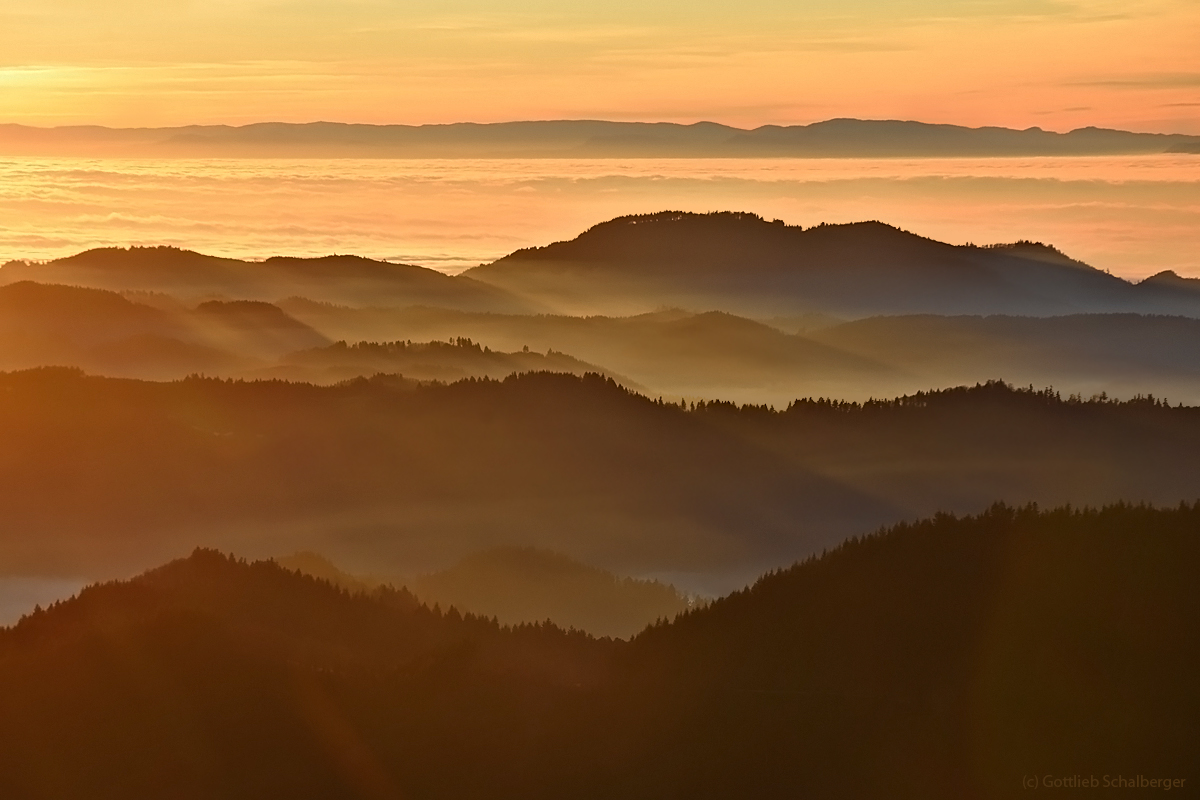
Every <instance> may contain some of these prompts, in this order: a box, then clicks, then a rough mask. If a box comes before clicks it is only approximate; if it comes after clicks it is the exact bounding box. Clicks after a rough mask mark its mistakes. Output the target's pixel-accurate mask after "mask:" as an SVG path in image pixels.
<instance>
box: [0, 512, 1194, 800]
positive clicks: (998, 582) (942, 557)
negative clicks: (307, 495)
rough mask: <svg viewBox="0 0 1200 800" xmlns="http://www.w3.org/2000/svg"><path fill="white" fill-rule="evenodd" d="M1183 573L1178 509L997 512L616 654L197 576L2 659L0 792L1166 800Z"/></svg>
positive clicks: (248, 570) (865, 542) (40, 634)
mask: <svg viewBox="0 0 1200 800" xmlns="http://www.w3.org/2000/svg"><path fill="white" fill-rule="evenodd" d="M1197 568H1200V506H1181V507H1179V508H1177V509H1174V510H1153V509H1150V508H1147V507H1135V506H1128V505H1121V506H1116V507H1110V508H1107V509H1105V510H1103V511H1099V512H1096V511H1086V512H1078V511H1067V510H1059V511H1052V512H1044V513H1039V512H1038V511H1037V510H1036V509H1032V508H1026V509H1023V510H1013V509H1012V508H1009V507H1003V506H997V507H994V508H993V509H991V510H990V511H988V512H987V513H985V514H983V515H981V516H979V517H977V518H969V519H956V518H954V517H950V516H946V515H941V516H938V517H937V518H935V519H932V520H929V521H925V522H921V523H917V524H912V525H902V526H898V527H896V528H893V529H891V530H888V531H886V532H883V533H881V534H879V535H876V536H871V537H868V538H866V539H862V540H856V541H853V542H849V543H847V544H845V545H843V546H841V547H839V548H837V549H836V550H834V551H832V552H830V553H828V554H827V555H825V556H823V557H821V558H818V559H812V560H809V561H806V562H804V563H802V564H799V565H797V566H794V567H792V568H790V569H788V570H785V571H782V572H779V573H775V574H772V575H769V576H767V577H765V578H763V579H762V580H760V581H759V582H758V583H757V584H756V585H755V586H754V587H753V588H751V589H748V590H745V591H742V592H738V593H736V594H735V595H733V596H731V597H728V598H726V599H724V600H720V601H717V602H715V603H713V604H712V605H711V606H709V607H707V608H705V609H702V610H699V611H696V612H693V613H691V614H689V615H686V616H684V617H683V618H681V619H679V620H677V621H675V622H674V623H672V624H667V625H663V626H659V627H656V628H653V629H650V630H648V631H647V632H645V633H644V634H642V635H641V636H639V637H637V638H636V639H634V640H633V641H632V642H630V643H622V642H613V641H611V640H595V639H591V638H589V637H586V636H584V635H582V634H566V633H563V632H562V631H560V630H558V629H555V628H552V627H525V628H518V629H504V628H500V627H499V626H497V625H496V624H494V623H491V622H488V621H486V620H481V619H477V618H473V617H463V616H462V615H460V614H459V613H458V612H457V611H454V610H451V611H449V612H448V613H440V612H431V611H429V610H428V609H426V608H424V607H422V606H419V605H418V604H417V603H416V602H415V601H414V600H413V599H412V597H411V596H410V595H408V594H407V593H405V592H397V591H385V592H382V593H378V594H374V595H358V596H351V595H349V594H346V593H345V592H343V591H342V590H339V589H337V588H335V587H333V586H332V585H330V584H327V583H322V582H319V581H316V580H314V579H312V578H307V577H304V576H301V575H299V574H297V573H291V572H287V571H285V570H283V569H282V568H280V567H278V566H277V565H274V564H272V563H256V564H246V563H245V562H238V561H234V560H232V559H228V558H226V557H223V556H221V555H219V554H217V553H213V552H209V551H198V552H196V553H195V554H194V555H193V556H192V557H191V558H188V559H186V560H182V561H177V562H174V563H172V564H169V565H168V566H166V567H164V568H161V569H158V570H155V571H153V572H150V573H148V574H146V575H143V576H142V577H139V578H137V579H134V580H133V581H130V582H126V583H119V584H108V585H103V586H97V587H93V588H90V589H88V590H85V591H84V592H83V593H82V594H81V595H80V596H79V597H78V598H76V599H73V600H70V601H68V602H65V603H60V604H57V605H55V606H54V607H52V608H50V609H47V610H43V611H39V612H37V613H34V614H33V615H31V616H30V617H27V618H26V619H24V620H23V621H22V622H21V623H20V624H19V625H17V626H16V627H14V628H11V629H6V630H2V631H0V685H3V686H4V687H5V691H4V692H3V693H0V793H2V794H3V795H4V796H7V797H22V798H38V799H39V800H58V798H71V800H93V799H95V800H99V799H100V798H127V797H146V796H159V797H161V796H169V797H174V798H180V800H190V798H211V797H223V798H231V799H233V798H289V800H290V799H291V798H385V797H387V798H395V797H405V798H420V799H424V798H429V799H430V800H433V799H434V798H464V797H490V798H498V799H499V798H522V800H527V799H530V798H563V797H572V798H612V799H613V800H615V799H616V798H621V799H622V800H625V799H626V798H662V797H680V798H682V797H694V798H743V797H761V798H784V797H822V798H863V797H890V798H914V800H915V799H916V798H920V799H921V800H961V798H983V799H986V798H1008V797H1014V796H1020V795H1022V794H1025V793H1027V791H1028V790H1026V789H1024V788H1023V787H1024V783H1023V782H1024V781H1027V780H1029V779H1030V778H1033V779H1034V780H1036V781H1038V782H1042V781H1046V780H1050V781H1053V780H1054V779H1056V778H1058V779H1061V778H1064V777H1067V778H1071V777H1074V776H1082V777H1083V778H1085V779H1088V780H1090V779H1091V778H1092V777H1093V776H1094V778H1095V780H1096V781H1097V788H1100V786H1101V785H1103V784H1102V783H1101V782H1103V781H1108V782H1109V786H1108V787H1105V788H1111V785H1112V783H1113V782H1114V781H1115V780H1117V779H1123V780H1127V781H1129V780H1132V781H1139V780H1144V781H1147V782H1149V781H1155V783H1154V784H1153V785H1152V786H1153V789H1154V790H1156V791H1158V792H1161V791H1162V789H1163V785H1162V783H1161V782H1162V781H1163V780H1164V779H1166V780H1168V781H1173V783H1171V784H1170V785H1171V787H1172V789H1171V794H1170V796H1184V797H1187V796H1194V794H1195V791H1194V787H1193V786H1192V785H1191V784H1192V783H1193V782H1194V781H1195V780H1196V779H1195V777H1194V776H1193V775H1192V770H1193V769H1194V767H1195V764H1196V759H1197V756H1198V755H1200V753H1198V751H1197V742H1198V741H1200V715H1198V714H1197V713H1196V712H1197V708H1198V707H1200V690H1198V684H1197V683H1196V681H1195V679H1194V676H1195V674H1196V671H1197V670H1198V669H1200V644H1198V643H1200V635H1197V634H1198V633H1200V588H1198V587H1200V584H1197V582H1196V581H1195V580H1194V576H1195V573H1196V570H1197ZM1147 785H1148V786H1149V785H1150V784H1147ZM1039 788H1042V787H1039ZM1049 788H1050V786H1046V787H1044V790H1046V789H1049Z"/></svg>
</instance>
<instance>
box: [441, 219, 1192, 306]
mask: <svg viewBox="0 0 1200 800" xmlns="http://www.w3.org/2000/svg"><path fill="white" fill-rule="evenodd" d="M464 277H470V278H475V279H478V280H480V281H484V282H487V283H490V284H492V285H494V286H496V287H499V288H502V289H505V290H507V291H510V292H513V293H514V294H517V295H520V296H522V297H524V298H525V299H526V300H527V301H529V302H537V303H541V304H544V305H547V306H550V307H553V308H557V309H560V310H564V311H566V312H567V313H572V314H622V315H624V314H632V313H642V312H646V311H653V310H655V309H656V308H661V307H663V306H667V307H672V308H684V309H689V310H696V311H711V310H718V311H727V312H730V313H733V314H739V315H742V316H748V317H755V318H769V317H774V316H789V315H796V314H805V313H810V314H811V313H825V314H833V315H835V316H846V317H865V316H872V315H878V314H913V313H925V314H1022V315H1032V316H1048V315H1055V314H1070V313H1085V312H1091V313H1097V312H1112V311H1125V312H1138V313H1174V314H1179V313H1186V314H1189V315H1193V316H1195V315H1200V302H1198V301H1197V297H1198V296H1197V295H1196V293H1195V292H1194V291H1190V290H1189V289H1187V288H1184V287H1180V286H1177V285H1175V284H1174V283H1171V282H1170V281H1163V280H1159V281H1155V282H1154V283H1153V284H1152V285H1151V286H1149V287H1147V288H1143V287H1142V286H1141V285H1134V284H1131V283H1128V282H1126V281H1124V280H1122V279H1120V278H1117V277H1115V276H1112V275H1109V274H1108V273H1106V272H1102V271H1100V270H1098V269H1094V268H1092V267H1090V266H1088V265H1086V264H1083V263H1081V262H1079V261H1075V260H1073V259H1071V258H1068V257H1067V256H1065V255H1063V254H1062V253H1060V252H1059V251H1057V250H1055V249H1054V248H1053V247H1049V246H1046V245H1042V244H1037V243H1032V242H1018V243H1015V244H1011V245H996V246H989V247H975V246H973V245H964V246H956V245H949V244H944V243H942V242H937V241H934V240H932V239H927V238H924V237H921V236H918V235H915V234H912V233H908V232H906V231H902V230H899V229H897V228H894V227H891V226H889V225H885V224H883V223H880V222H860V223H854V224H851V225H818V226H816V227H814V228H808V229H804V228H801V227H798V226H789V225H785V224H784V223H783V222H781V221H779V220H776V221H775V222H768V221H766V220H764V219H762V218H760V217H758V216H756V215H754V214H747V213H733V212H721V213H713V214H692V213H684V212H677V211H664V212H661V213H657V214H645V215H637V216H628V217H619V218H617V219H614V220H611V221H609V222H605V223H602V224H600V225H596V226H595V227H593V228H591V229H589V230H588V231H585V232H584V233H582V234H580V235H579V236H578V237H577V238H575V239H573V240H571V241H567V242H556V243H554V244H551V245H547V246H546V247H537V248H529V249H526V250H518V251H517V252H515V253H512V254H511V255H508V256H505V257H504V258H502V259H500V260H499V261H496V262H494V263H492V264H487V265H483V266H480V267H476V268H474V269H471V270H468V271H467V272H465V273H464Z"/></svg>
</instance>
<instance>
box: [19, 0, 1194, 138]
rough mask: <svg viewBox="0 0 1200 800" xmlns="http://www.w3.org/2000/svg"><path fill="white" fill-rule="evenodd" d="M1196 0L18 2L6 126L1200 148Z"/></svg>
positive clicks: (177, 0)
mask: <svg viewBox="0 0 1200 800" xmlns="http://www.w3.org/2000/svg"><path fill="white" fill-rule="evenodd" d="M1198 41H1200V6H1197V4H1196V3H1194V2H1191V0H1132V1H1131V2H1115V1H1113V0H1078V1H1076V2H1071V1H1070V0H907V1H906V2H892V1H891V0H852V1H851V2H833V0H816V1H815V2H805V3H785V2H780V1H779V0H759V1H758V2H755V3H751V4H744V3H741V4H727V3H718V2H715V1H714V0H703V2H695V3H686V4H685V3H678V2H672V3H662V4H654V5H653V6H647V5H645V4H642V3H633V2H629V1H628V0H622V1H621V2H610V3H604V4H599V3H588V4H574V5H571V6H566V5H563V4H558V3H548V2H544V0H524V1H523V2H519V3H509V4H506V5H505V6H504V7H503V9H499V8H496V7H495V5H494V4H490V3H484V2H480V0H459V2H452V3H428V2H412V1H409V2H400V1H398V0H355V2H334V0H306V1H305V2H301V0H280V1H279V2H266V1H265V0H247V1H246V2H230V1H229V0H225V1H218V2H207V3H199V2H183V1H181V0H176V1H175V2H167V3H162V2H149V0H114V2H100V1H99V0H64V1H63V2H56V3H52V4H51V3H45V2H38V1H37V0H10V2H7V3H5V4H4V8H3V10H0V53H2V54H3V55H0V120H3V121H6V122H20V123H25V124H33V125H64V124H103V125H109V126H158V125H178V124H197V123H230V124H240V123H247V122H257V121H263V120H282V121H308V120H316V119H331V120H340V121H356V122H376V123H383V122H403V123H429V122H452V121H462V120H474V121H501V120H511V119H551V118H581V117H586V118H604V119H630V120H668V121H683V122H689V121H696V120H715V121H719V122H724V123H728V124H734V125H739V126H756V125H761V124H767V123H778V124H796V123H807V122H812V121H815V120H821V119H828V118H833V117H839V116H854V117H859V118H897V117H898V118H912V119H921V120H924V121H927V122H951V123H955V124H963V125H1003V126H1008V127H1016V128H1024V127H1028V126H1035V125H1036V126H1041V127H1044V128H1048V129H1054V130H1067V129H1072V128H1077V127H1083V126H1087V125H1097V126H1105V127H1116V128H1123V129H1131V130H1142V131H1161V132H1183V133H1189V132H1190V133H1200V48H1197V47H1196V43H1197V42H1198Z"/></svg>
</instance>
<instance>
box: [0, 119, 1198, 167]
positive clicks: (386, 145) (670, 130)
mask: <svg viewBox="0 0 1200 800" xmlns="http://www.w3.org/2000/svg"><path fill="white" fill-rule="evenodd" d="M1197 149H1200V137H1197V136H1191V135H1186V134H1162V133H1134V132H1130V131H1120V130H1113V129H1106V128H1096V127H1086V128H1077V129H1074V130H1071V131H1068V132H1066V133H1057V132H1053V131H1045V130H1042V129H1041V128H1037V127H1034V128H1027V129H1024V130H1017V129H1013V128H1002V127H994V126H992V127H980V128H969V127H965V126H959V125H947V124H932V123H924V122H918V121H914V120H860V119H850V118H840V119H831V120H824V121H821V122H814V123H811V124H809V125H792V126H780V125H763V126H760V127H757V128H753V129H744V128H736V127H732V126H728V125H722V124H719V123H714V122H697V123H691V124H681V123H671V122H612V121H605V120H530V121H516V122H496V123H470V122H459V123H448V124H432V125H366V124H354V123H336V122H309V123H279V122H264V123H252V124H248V125H243V126H229V125H190V126H182V127H176V128H125V129H121V128H104V127H101V126H74V127H63V128H34V127H29V126H22V125H14V124H8V125H0V153H4V154H6V155H35V154H43V155H50V154H59V155H61V154H67V153H81V154H92V155H96V154H108V155H138V156H143V157H144V156H147V155H153V156H186V155H218V154H220V155H226V156H233V157H238V156H243V157H270V156H326V157H384V158H387V157H391V158H554V157H574V158H579V157H583V158H588V157H591V158H673V157H690V158H697V157H726V158H728V157H733V158H780V157H784V158H786V157H809V158H814V157H815V158H855V157H875V158H887V157H905V156H907V157H936V156H959V157H964V156H975V157H989V156H1082V155H1118V154H1148V153H1181V154H1186V153H1191V152H1196V150H1197Z"/></svg>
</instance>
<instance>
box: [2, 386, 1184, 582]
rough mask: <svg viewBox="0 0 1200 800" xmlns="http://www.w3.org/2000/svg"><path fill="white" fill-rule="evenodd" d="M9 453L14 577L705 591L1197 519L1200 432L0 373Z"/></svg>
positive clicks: (1145, 424) (604, 394)
mask: <svg viewBox="0 0 1200 800" xmlns="http://www.w3.org/2000/svg"><path fill="white" fill-rule="evenodd" d="M0 438H2V440H3V441H4V443H5V446H4V448H3V451H2V452H0V508H3V526H2V527H0V560H2V561H3V562H4V563H5V564H7V565H9V569H12V570H14V571H16V573H17V574H38V575H55V574H67V575H80V574H82V575H85V576H87V575H93V576H95V577H106V576H109V575H112V574H121V573H122V572H125V573H128V572H131V571H135V570H136V569H142V568H145V567H147V566H149V565H150V564H152V563H154V562H160V563H161V562H162V561H164V560H166V559H168V558H170V557H172V556H173V555H176V554H178V553H181V552H187V551H188V550H189V549H190V548H191V547H193V546H196V545H198V544H199V545H205V546H219V547H222V548H225V549H232V550H236V551H238V552H242V553H246V554H247V555H251V556H263V555H274V554H278V553H283V552H292V551H295V550H304V549H307V550H315V551H318V552H321V553H324V554H326V555H327V556H329V557H330V558H332V559H334V561H335V562H336V563H339V564H343V565H345V566H346V567H347V568H349V569H352V570H353V569H356V568H357V567H356V565H360V564H369V565H371V566H370V571H373V572H376V573H377V574H378V573H379V572H387V571H388V570H394V571H395V573H403V574H414V573H418V572H423V571H428V570H432V569H438V568H440V567H442V566H445V565H448V564H450V563H452V562H453V561H455V560H457V559H459V558H461V557H463V556H465V555H468V554H470V553H473V552H478V551H480V550H482V549H486V548H489V547H495V546H503V545H517V546H535V547H541V548H545V549H551V550H554V551H557V552H560V553H563V554H565V555H568V556H571V557H572V558H575V559H577V560H580V561H582V562H584V563H586V564H590V565H594V566H598V567H603V568H605V569H609V570H611V571H613V572H615V573H617V574H621V575H647V574H659V575H667V574H670V575H671V576H672V577H669V580H671V581H672V582H674V583H675V584H676V585H677V586H681V588H684V589H688V590H692V591H698V590H704V591H706V592H712V591H721V590H728V589H731V588H734V587H736V586H737V585H740V583H741V582H744V581H745V580H747V579H748V578H749V577H751V576H752V575H753V574H756V573H757V572H760V571H762V570H764V569H767V568H770V567H774V566H779V565H781V564H785V563H789V562H790V561H793V560H795V559H797V558H802V557H804V556H805V555H808V554H811V553H813V552H819V551H820V550H821V549H822V548H824V547H829V546H832V545H833V544H836V543H837V542H839V541H841V540H842V539H844V538H845V537H847V536H849V535H852V534H856V533H863V532H865V531H869V530H872V529H874V528H876V527H878V526H879V525H882V524H886V523H889V522H892V521H895V520H898V519H904V518H915V517H918V516H922V515H927V514H931V513H934V512H935V511H938V510H950V511H958V512H974V511H978V510H980V509H982V508H986V507H987V506H988V505H989V504H990V503H991V502H993V501H995V500H1006V501H1009V502H1013V503H1024V502H1029V501H1036V502H1040V503H1043V504H1048V505H1056V504H1061V503H1068V502H1070V503H1075V504H1092V505H1099V504H1103V503H1108V502H1115V501H1117V500H1121V499H1129V500H1134V501H1137V500H1146V501H1150V502H1155V503H1159V504H1174V503H1178V502H1180V501H1181V500H1187V501H1189V502H1190V501H1192V500H1194V499H1196V498H1197V497H1200V461H1197V459H1196V457H1195V454H1196V452H1198V451H1200V410H1197V409H1194V408H1179V407H1167V406H1165V405H1163V404H1162V403H1160V402H1158V401H1154V400H1149V399H1144V400H1139V401H1132V402H1126V403H1114V402H1108V401H1101V400H1096V401H1083V400H1073V399H1070V398H1061V397H1059V396H1058V395H1056V394H1055V393H1054V392H1035V391H1032V390H1017V389H1013V388H1012V387H1009V386H1006V385H1004V384H1000V383H993V384H988V385H983V386H978V387H974V388H964V389H959V390H949V391H945V392H933V393H927V394H922V395H913V396H910V397H908V398H905V399H902V400H899V401H889V402H875V403H868V404H864V405H853V404H842V403H829V402H817V401H804V402H799V403H796V404H793V406H792V407H791V408H790V409H789V410H786V411H771V410H770V409H767V408H763V407H759V408H750V407H742V408H737V407H734V406H732V405H729V404H719V403H711V404H706V405H700V406H696V407H692V406H690V405H689V406H688V407H687V408H684V407H681V406H680V405H679V404H671V403H670V402H664V401H660V400H655V399H650V398H646V397H644V396H641V395H637V394H634V393H631V392H629V391H627V390H625V389H623V388H621V387H620V386H618V385H617V384H616V383H615V382H613V381H612V380H611V379H606V378H603V377H600V376H596V375H591V376H585V377H576V376H572V375H563V374H552V373H533V374H526V375H523V376H518V377H511V378H508V379H506V380H504V381H491V380H469V381H461V382H459V383H455V384H450V385H427V386H419V387H414V386H413V384H412V382H410V381H402V380H401V381H398V380H395V379H394V378H387V377H380V378H377V379H372V380H358V381H352V382H348V383H345V384H341V385H336V386H330V387H317V386H312V385H307V384H293V383H283V382H233V381H220V380H214V379H204V378H192V379H188V380H184V381H178V382H173V383H151V382H142V381H132V380H117V379H109V378H95V377H87V376H85V375H82V374H81V373H78V372H74V371H70V370H53V369H47V370H33V371H28V372H22V373H9V374H0ZM677 574H682V575H683V576H684V577H685V578H686V576H688V575H690V576H692V578H693V579H694V580H695V581H696V583H690V582H683V583H681V582H680V581H682V580H683V578H677V577H674V576H675V575H677ZM706 581H708V582H709V583H705V582H706Z"/></svg>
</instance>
